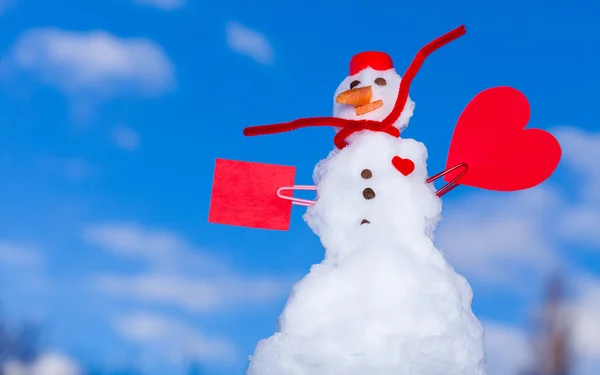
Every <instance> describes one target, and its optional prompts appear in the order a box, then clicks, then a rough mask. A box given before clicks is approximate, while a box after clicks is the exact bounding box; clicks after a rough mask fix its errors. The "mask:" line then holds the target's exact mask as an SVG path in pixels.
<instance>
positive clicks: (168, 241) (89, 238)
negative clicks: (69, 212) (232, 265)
mask: <svg viewBox="0 0 600 375" xmlns="http://www.w3.org/2000/svg"><path fill="white" fill-rule="evenodd" d="M82 236H83V239H84V240H85V241H86V242H87V243H89V244H91V245H94V246H97V247H100V248H102V249H105V250H108V251H110V252H112V253H113V254H115V255H118V256H120V257H123V258H129V259H133V260H141V261H143V262H149V263H150V264H151V265H152V266H153V267H155V268H159V269H168V270H173V269H176V270H180V269H182V268H189V269H200V268H202V269H212V270H214V272H219V271H221V270H222V268H223V267H222V265H221V264H219V262H217V261H215V260H214V259H211V258H210V257H209V256H207V255H206V254H205V253H203V252H201V251H200V250H198V249H196V248H195V247H193V246H192V245H191V244H189V243H188V242H187V241H186V240H185V239H183V238H181V237H180V236H179V235H177V234H176V233H173V232H170V231H166V230H162V229H157V228H146V227H143V226H141V225H139V224H136V223H123V222H105V223H98V224H92V225H89V226H87V227H86V228H84V230H83V233H82Z"/></svg>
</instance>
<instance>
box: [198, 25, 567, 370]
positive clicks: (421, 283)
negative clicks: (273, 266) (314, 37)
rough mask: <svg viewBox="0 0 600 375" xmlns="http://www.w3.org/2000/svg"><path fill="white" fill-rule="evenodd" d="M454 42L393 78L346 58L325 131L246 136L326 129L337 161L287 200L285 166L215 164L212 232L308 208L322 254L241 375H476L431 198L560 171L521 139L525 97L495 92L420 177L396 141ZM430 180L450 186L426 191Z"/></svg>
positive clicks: (282, 222) (478, 341)
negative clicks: (429, 62) (441, 164)
mask: <svg viewBox="0 0 600 375" xmlns="http://www.w3.org/2000/svg"><path fill="white" fill-rule="evenodd" d="M465 32H466V29H465V27H464V26H461V27H459V28H457V29H454V30H452V31H451V32H449V33H446V34H444V35H442V36H441V37H439V38H437V39H435V40H433V41H432V42H430V43H429V44H427V45H426V46H425V47H423V48H422V49H421V50H420V51H419V52H418V53H417V55H416V57H415V59H414V60H413V62H412V63H411V64H410V66H409V67H408V69H407V70H406V72H405V73H404V74H403V76H402V77H401V76H400V75H399V74H398V73H397V72H396V70H395V69H394V64H393V62H392V59H391V58H390V56H388V55H387V54H385V53H382V52H363V53H359V54H357V55H355V56H354V57H353V58H352V59H351V61H350V72H349V75H348V77H347V78H345V79H344V80H343V81H342V83H341V84H340V85H339V87H338V88H337V90H336V91H335V93H334V97H333V117H313V118H302V119H298V120H294V121H291V122H285V123H279V124H272V125H262V126H253V127H249V128H246V129H244V134H245V135H246V136H256V135H265V134H274V133H280V132H287V131H292V130H296V129H300V128H305V127H310V126H332V127H334V129H335V131H336V134H335V137H334V144H335V146H336V147H335V149H334V150H333V151H331V153H330V154H329V156H328V157H327V158H326V159H324V160H322V161H321V162H319V163H318V164H317V166H316V168H315V170H314V173H313V179H314V181H315V186H294V187H293V188H287V187H285V186H287V185H285V184H288V183H293V181H294V176H293V174H294V170H293V168H290V167H287V166H278V165H265V164H260V163H245V162H237V161H224V160H222V161H221V162H219V161H218V162H217V166H216V168H215V180H214V184H213V195H212V201H211V209H210V212H211V213H210V214H209V220H210V221H211V222H214V223H221V224H228V225H241V226H247V227H253V228H265V229H279V230H281V229H283V230H286V229H287V228H288V225H289V217H290V216H289V215H290V211H291V203H290V202H289V201H290V200H291V201H292V203H295V204H298V205H301V206H307V207H308V209H307V210H306V213H305V214H304V219H305V221H306V222H307V224H308V225H309V226H310V228H311V229H312V230H313V231H314V232H315V233H316V234H317V235H318V236H319V238H320V240H321V242H322V244H323V246H324V248H325V256H324V259H323V261H322V262H320V263H319V264H316V265H314V266H312V267H311V269H310V272H309V273H308V274H307V275H306V276H305V277H304V278H303V279H302V280H301V281H299V282H298V283H297V284H296V285H295V286H294V288H293V290H292V293H291V294H290V296H289V299H288V301H287V304H286V305H285V308H284V310H283V312H282V313H281V315H280V317H279V320H278V322H277V330H276V332H275V333H274V334H273V335H272V336H270V337H268V338H265V339H263V340H261V341H260V342H259V343H258V345H257V346H256V348H255V350H254V353H253V355H252V356H251V358H250V365H249V368H248V371H247V374H248V375H365V374H369V375H484V374H485V358H486V355H485V349H484V344H483V337H484V331H483V328H482V325H481V323H480V322H479V321H478V319H477V318H476V317H475V315H474V314H473V312H472V308H471V304H472V299H473V293H472V290H471V287H470V285H469V283H468V282H467V280H466V279H465V278H464V277H463V276H461V275H459V274H457V273H456V272H455V271H454V269H453V268H452V267H451V265H450V264H448V262H447V261H446V259H445V258H444V256H443V254H442V253H441V252H440V251H439V250H438V249H437V248H436V247H435V245H434V236H433V234H434V229H435V227H436V225H437V223H438V222H439V221H440V217H441V208H442V203H441V199H440V197H442V196H443V195H444V194H446V193H447V192H449V191H450V190H452V189H454V188H455V187H457V186H458V185H459V184H461V185H466V186H471V187H476V188H481V189H486V190H493V191H506V192H508V191H517V190H523V189H528V188H531V187H533V186H536V185H538V184H540V183H542V182H543V181H545V180H546V179H547V178H549V177H550V175H551V174H552V173H553V172H554V170H555V169H556V167H557V166H558V163H559V161H560V157H561V148H560V145H559V144H558V142H557V140H556V139H555V138H554V137H553V136H552V135H551V134H550V133H547V132H544V131H543V130H540V129H525V127H526V125H527V122H528V121H529V117H530V112H529V103H528V101H527V99H526V97H525V96H524V95H523V94H522V93H520V92H519V91H517V90H515V89H513V88H510V87H495V88H491V89H487V90H484V91H482V92H480V93H479V94H478V95H477V96H475V97H474V98H473V99H472V100H471V102H470V103H469V104H468V105H467V107H465V109H464V111H463V112H462V114H461V115H460V117H459V119H458V121H457V124H456V127H455V130H454V134H453V138H452V141H451V143H450V149H449V152H448V159H447V163H446V167H447V168H446V170H445V171H443V172H441V173H438V174H436V175H434V176H431V177H428V173H427V149H426V148H425V146H424V145H423V144H422V143H420V142H417V141H415V140H413V139H405V138H401V137H400V134H401V132H402V131H403V130H404V129H405V128H406V127H407V126H408V123H409V120H410V118H411V117H412V115H413V110H414V108H415V104H414V102H413V101H412V100H411V99H410V97H409V96H408V90H409V86H410V84H411V81H412V80H413V78H414V77H415V75H416V73H417V72H418V70H419V68H420V67H421V65H422V64H423V62H424V60H425V58H426V57H427V56H428V55H429V54H431V53H432V52H433V51H435V50H436V49H438V48H440V47H442V46H444V45H446V44H448V43H449V42H451V41H453V40H455V39H457V38H458V37H460V36H462V35H464V34H465ZM219 163H220V164H219ZM457 168H462V172H460V171H459V170H457ZM459 172H460V173H459ZM440 177H444V180H445V181H446V182H447V184H446V185H445V186H444V187H442V188H441V189H440V190H437V191H436V189H435V187H434V186H433V181H435V180H436V179H438V178H440ZM281 184H284V185H281ZM290 189H291V190H296V189H298V190H316V193H317V199H316V201H309V200H305V199H299V198H294V197H293V196H289V195H285V194H280V193H281V192H282V191H283V190H290ZM279 198H283V199H279Z"/></svg>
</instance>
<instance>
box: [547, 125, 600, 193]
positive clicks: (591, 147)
mask: <svg viewBox="0 0 600 375" xmlns="http://www.w3.org/2000/svg"><path fill="white" fill-rule="evenodd" d="M552 133H553V134H555V135H556V138H557V139H558V140H559V142H560V144H561V146H562V150H563V158H562V160H563V162H564V163H565V164H566V165H568V166H569V168H570V169H572V170H574V171H575V172H577V173H578V174H579V176H577V178H576V179H573V185H574V187H575V188H576V189H577V190H580V191H581V193H582V195H583V198H584V199H585V200H587V201H588V202H594V203H596V204H599V203H600V163H599V162H598V161H599V160H600V132H597V133H591V132H587V131H585V130H583V129H578V128H575V127H560V128H556V129H555V130H553V132H552Z"/></svg>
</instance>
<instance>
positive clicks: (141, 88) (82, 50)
mask: <svg viewBox="0 0 600 375" xmlns="http://www.w3.org/2000/svg"><path fill="white" fill-rule="evenodd" d="M10 60H11V61H12V62H13V64H14V65H15V66H16V67H17V68H18V69H21V70H23V71H27V72H30V73H32V74H33V75H35V76H36V77H38V78H39V79H40V80H41V81H43V82H44V83H46V84H49V85H52V86H55V87H57V88H59V89H62V90H65V91H66V92H67V93H69V94H71V95H81V94H89V95H91V96H94V97H110V96H115V95H120V94H143V95H158V94H162V93H164V92H166V91H168V90H170V89H171V88H172V86H173V85H174V80H175V79H174V68H173V64H172V63H171V61H170V60H169V58H168V57H167V56H166V54H165V52H164V51H163V49H162V48H161V47H160V46H158V45H156V44H155V43H153V42H152V41H150V40H147V39H141V38H132V39H122V38H119V37H117V36H114V35H112V34H110V33H108V32H106V31H91V32H69V31H63V30H57V29H34V30H30V31H27V32H26V33H24V34H23V35H22V36H21V37H20V38H19V40H18V41H17V43H16V45H15V46H14V49H13V51H12V53H11V56H10Z"/></svg>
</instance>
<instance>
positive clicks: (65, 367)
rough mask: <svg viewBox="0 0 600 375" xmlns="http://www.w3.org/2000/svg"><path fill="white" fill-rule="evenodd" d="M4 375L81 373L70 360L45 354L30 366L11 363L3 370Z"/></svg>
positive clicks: (56, 355) (52, 354) (70, 374)
mask: <svg viewBox="0 0 600 375" xmlns="http://www.w3.org/2000/svg"><path fill="white" fill-rule="evenodd" d="M3 370H4V371H3V374H4V375H79V374H81V371H80V370H79V367H78V366H77V364H76V363H75V362H74V361H73V360H72V359H70V358H68V357H66V356H63V355H61V354H56V353H47V354H43V355H42V356H41V357H40V358H39V359H37V360H36V361H35V362H34V363H32V364H30V365H25V364H21V363H18V362H14V361H9V362H7V363H6V364H5V366H4V369H3Z"/></svg>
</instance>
